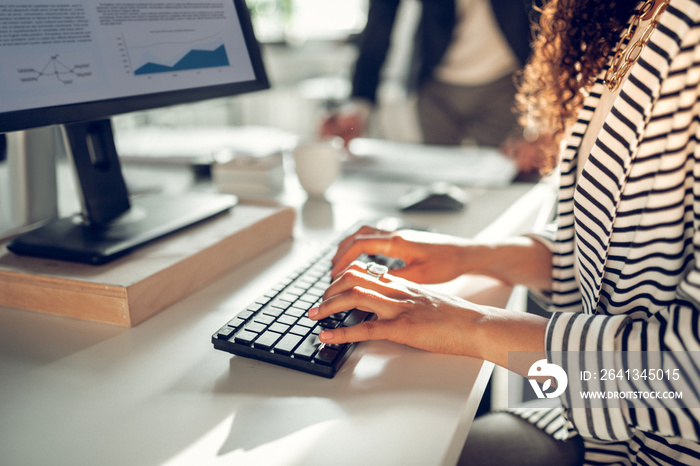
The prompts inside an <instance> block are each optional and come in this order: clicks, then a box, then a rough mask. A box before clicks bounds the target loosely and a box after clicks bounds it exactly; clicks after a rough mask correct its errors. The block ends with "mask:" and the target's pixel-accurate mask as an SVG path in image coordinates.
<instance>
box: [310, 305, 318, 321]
mask: <svg viewBox="0 0 700 466" xmlns="http://www.w3.org/2000/svg"><path fill="white" fill-rule="evenodd" d="M317 315H318V307H312V308H311V309H309V319H313V318H314V317H316V316H317Z"/></svg>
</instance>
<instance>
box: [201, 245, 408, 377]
mask: <svg viewBox="0 0 700 466" xmlns="http://www.w3.org/2000/svg"><path fill="white" fill-rule="evenodd" d="M336 247H337V242H336V243H333V244H331V245H330V246H328V248H326V249H325V250H324V251H323V252H322V253H321V254H320V255H319V256H317V257H316V258H314V259H313V260H312V261H311V262H310V263H309V264H307V265H305V266H304V267H301V268H300V269H298V270H297V271H295V272H294V273H293V274H292V275H291V276H289V277H288V278H287V279H285V280H283V281H282V282H280V283H279V284H277V285H276V286H274V287H272V288H271V289H270V290H269V291H268V292H267V293H265V294H263V295H262V296H261V297H259V298H258V299H256V300H255V301H254V302H252V303H251V304H250V305H249V306H248V307H246V308H245V309H244V310H242V311H240V312H239V313H238V314H237V315H236V316H235V317H233V319H231V320H230V321H229V322H227V323H226V325H224V326H223V327H221V328H220V329H219V330H218V331H217V332H216V333H214V335H212V338H211V341H212V343H213V344H214V348H216V349H218V350H222V351H227V352H229V353H232V354H236V355H239V356H244V357H248V358H253V359H258V360H260V361H265V362H269V363H272V364H277V365H280V366H284V367H288V368H290V369H296V370H299V371H302V372H307V373H309V374H314V375H320V376H323V377H327V378H332V377H333V376H335V374H336V373H337V372H338V370H339V369H340V367H341V366H342V365H343V363H344V362H345V361H346V360H347V358H348V357H349V356H350V354H351V353H352V351H353V350H354V349H355V347H356V346H357V343H345V344H340V345H329V344H324V343H322V342H321V341H320V340H319V339H318V334H319V333H321V332H322V331H323V329H324V328H331V329H332V328H338V327H350V326H352V325H356V324H359V323H360V322H364V321H365V320H368V319H370V318H372V317H373V316H374V314H370V313H368V312H364V311H360V310H358V309H352V310H350V311H344V312H340V313H338V314H334V315H332V316H330V317H328V318H326V319H323V320H321V321H314V320H311V319H309V318H308V317H307V313H308V311H309V309H311V308H312V307H313V306H316V305H318V304H319V303H320V302H321V296H322V295H323V293H324V292H325V290H326V288H327V287H328V285H329V284H330V282H331V278H330V274H329V272H330V269H331V258H332V257H333V254H334V253H335V250H336ZM358 260H361V261H363V262H376V263H382V264H383V265H386V266H387V267H389V268H390V269H392V268H397V267H401V266H403V265H404V262H403V261H401V260H399V259H393V258H389V257H386V256H367V255H363V256H361V257H359V258H358Z"/></svg>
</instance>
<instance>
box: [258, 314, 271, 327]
mask: <svg viewBox="0 0 700 466" xmlns="http://www.w3.org/2000/svg"><path fill="white" fill-rule="evenodd" d="M274 321H275V318H274V317H273V316H269V315H265V314H258V315H256V316H255V317H253V322H258V323H260V324H264V325H270V324H271V323H273V322H274Z"/></svg>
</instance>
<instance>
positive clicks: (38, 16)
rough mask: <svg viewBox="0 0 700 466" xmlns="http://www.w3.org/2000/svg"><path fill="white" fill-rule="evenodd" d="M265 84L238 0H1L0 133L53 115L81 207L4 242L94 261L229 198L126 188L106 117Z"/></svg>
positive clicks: (215, 210)
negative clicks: (147, 194)
mask: <svg viewBox="0 0 700 466" xmlns="http://www.w3.org/2000/svg"><path fill="white" fill-rule="evenodd" d="M268 87H269V83H268V80H267V76H266V74H265V70H264V67H263V63H262V60H261V56H260V50H259V46H258V43H257V41H256V39H255V35H254V33H253V28H252V25H251V21H250V15H249V12H248V9H247V7H246V4H245V0H196V1H195V0H167V1H166V0H149V1H143V0H140V1H134V0H52V1H47V0H0V133H7V132H13V131H19V130H26V129H30V128H36V127H41V126H47V125H61V128H62V130H63V135H64V139H65V142H66V145H67V147H68V149H69V150H68V152H69V155H70V157H71V162H72V163H73V165H74V168H75V173H76V174H77V179H78V185H79V186H78V192H79V195H80V198H81V199H80V201H81V205H82V212H81V214H80V221H76V219H75V218H69V219H59V220H56V221H53V222H51V223H49V224H48V225H46V226H45V227H42V228H40V229H37V230H33V231H31V232H29V233H26V234H24V235H21V236H19V237H17V238H15V239H13V240H12V241H11V242H10V243H9V244H8V249H10V250H11V251H13V252H15V253H17V254H23V255H34V256H41V257H51V258H58V259H67V260H76V261H81V262H88V263H93V264H99V263H104V262H108V261H110V260H112V259H114V258H117V257H120V256H121V255H124V254H126V253H127V252H129V251H131V250H132V249H134V248H136V247H139V246H140V245H142V244H145V243H147V242H150V241H152V240H154V239H156V238H159V237H161V236H163V235H166V234H170V233H172V232H175V231H178V230H180V229H182V228H185V227H187V226H189V225H191V224H193V223H197V222H200V221H203V220H206V219H208V218H211V217H212V216H215V215H217V214H219V213H221V212H223V211H225V210H227V209H229V208H231V207H232V206H233V205H235V202H236V200H235V198H233V197H232V196H209V195H204V197H205V198H201V197H200V198H197V199H193V197H192V196H194V195H190V196H187V199H183V198H176V197H174V196H171V195H169V196H160V197H157V198H149V199H141V198H133V197H131V196H130V195H129V193H128V190H127V186H126V183H125V182H124V179H123V176H122V171H121V165H120V161H119V158H118V154H117V152H116V148H115V144H114V137H113V133H112V126H111V121H110V120H109V118H110V117H111V116H113V115H118V114H123V113H128V112H133V111H139V110H147V109H153V108H159V107H165V106H170V105H176V104H183V103H190V102H197V101H201V100H207V99H212V98H217V97H227V96H231V95H234V94H240V93H244V92H251V91H255V90H261V89H266V88H268ZM28 156H30V157H31V154H28Z"/></svg>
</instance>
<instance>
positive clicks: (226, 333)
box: [216, 325, 236, 340]
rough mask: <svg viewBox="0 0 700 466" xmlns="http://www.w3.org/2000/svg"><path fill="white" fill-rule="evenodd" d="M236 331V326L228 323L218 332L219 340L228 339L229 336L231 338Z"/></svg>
mask: <svg viewBox="0 0 700 466" xmlns="http://www.w3.org/2000/svg"><path fill="white" fill-rule="evenodd" d="M235 331H236V329H235V328H234V327H229V326H228V325H227V326H225V327H223V328H222V329H221V330H219V331H218V332H217V333H216V338H218V339H219V340H228V339H229V338H231V335H233V332H235Z"/></svg>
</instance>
